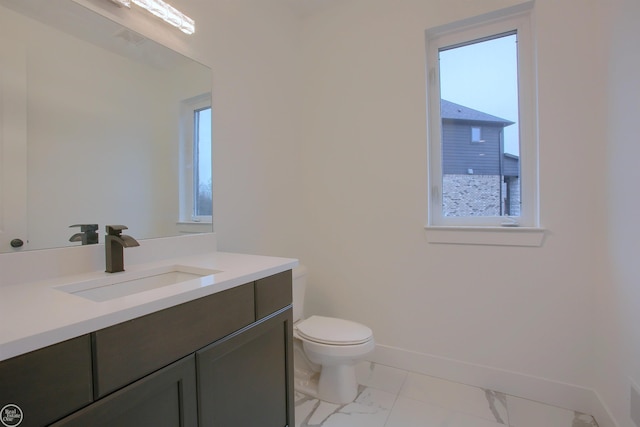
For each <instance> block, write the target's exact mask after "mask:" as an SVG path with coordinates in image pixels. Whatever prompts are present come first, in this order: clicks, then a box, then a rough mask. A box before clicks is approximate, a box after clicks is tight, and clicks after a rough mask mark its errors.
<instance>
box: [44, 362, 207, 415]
mask: <svg viewBox="0 0 640 427" xmlns="http://www.w3.org/2000/svg"><path fill="white" fill-rule="evenodd" d="M196 405H197V402H196V371H195V357H194V356H193V355H190V356H187V357H185V358H184V359H181V360H179V361H177V362H175V363H172V364H171V365H169V366H167V367H165V368H163V369H160V370H159V371H157V372H154V373H153V374H151V375H148V376H146V377H144V378H142V379H141V380H139V381H136V382H135V383H133V384H131V385H129V386H127V387H125V388H123V389H121V390H119V391H117V392H115V393H112V394H110V395H109V396H107V397H105V398H103V399H101V400H99V401H97V402H95V403H94V404H92V405H90V406H88V407H86V408H84V409H82V410H80V411H78V412H76V413H74V414H72V415H70V416H68V417H67V418H64V419H63V420H61V421H59V422H57V423H55V424H53V425H52V426H53V427H63V426H64V427H114V426H118V427H143V426H144V427H146V426H149V427H151V426H153V427H196V426H197V425H198V424H197V407H196Z"/></svg>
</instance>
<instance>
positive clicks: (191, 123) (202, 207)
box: [179, 94, 213, 223]
mask: <svg viewBox="0 0 640 427" xmlns="http://www.w3.org/2000/svg"><path fill="white" fill-rule="evenodd" d="M181 122H182V126H181V129H182V131H181V144H180V145H181V152H180V218H179V222H181V223H193V222H196V223H199V222H204V223H211V222H212V217H213V201H212V173H211V172H212V171H211V166H212V161H211V136H212V134H211V129H212V124H211V96H210V95H209V94H206V95H201V96H197V97H194V98H190V99H187V100H185V101H183V102H182V106H181Z"/></svg>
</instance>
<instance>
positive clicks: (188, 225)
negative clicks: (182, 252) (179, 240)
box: [176, 221, 213, 234]
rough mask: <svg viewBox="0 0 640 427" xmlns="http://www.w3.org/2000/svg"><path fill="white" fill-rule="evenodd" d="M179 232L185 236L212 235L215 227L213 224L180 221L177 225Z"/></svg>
mask: <svg viewBox="0 0 640 427" xmlns="http://www.w3.org/2000/svg"><path fill="white" fill-rule="evenodd" d="M176 227H177V228H178V232H180V233H184V234H190V233H211V232H212V231H213V225H212V223H211V222H205V221H202V222H195V221H179V222H177V223H176Z"/></svg>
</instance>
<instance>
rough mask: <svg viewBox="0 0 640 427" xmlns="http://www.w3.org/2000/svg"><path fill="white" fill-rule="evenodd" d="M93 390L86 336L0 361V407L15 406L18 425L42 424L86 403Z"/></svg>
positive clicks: (89, 345) (89, 399)
mask: <svg viewBox="0 0 640 427" xmlns="http://www.w3.org/2000/svg"><path fill="white" fill-rule="evenodd" d="M92 390H93V388H92V384H91V339H90V337H89V335H83V336H81V337H78V338H74V339H71V340H68V341H64V342H61V343H58V344H54V345H52V346H49V347H45V348H43V349H40V350H36V351H32V352H30V353H27V354H24V355H21V356H17V357H14V358H12V359H8V360H5V361H3V362H0V408H3V407H5V405H8V404H13V405H16V406H18V407H19V408H20V410H21V411H22V416H23V422H21V423H20V426H21V427H29V426H43V425H46V424H49V423H51V422H53V421H55V420H58V419H60V418H62V417H63V416H65V415H67V414H70V413H71V412H73V411H75V410H77V409H79V408H81V407H83V406H85V405H88V404H89V403H91V402H92V400H93V391H92ZM3 415H4V414H3ZM17 421H18V420H17V419H15V420H14V422H17ZM7 425H9V424H7ZM11 425H17V424H11Z"/></svg>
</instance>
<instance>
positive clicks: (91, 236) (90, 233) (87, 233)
mask: <svg viewBox="0 0 640 427" xmlns="http://www.w3.org/2000/svg"><path fill="white" fill-rule="evenodd" d="M71 227H80V233H76V234H74V235H73V236H71V237H70V238H69V241H70V242H82V244H83V245H95V244H96V243H98V224H74V225H70V226H69V228H71Z"/></svg>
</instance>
